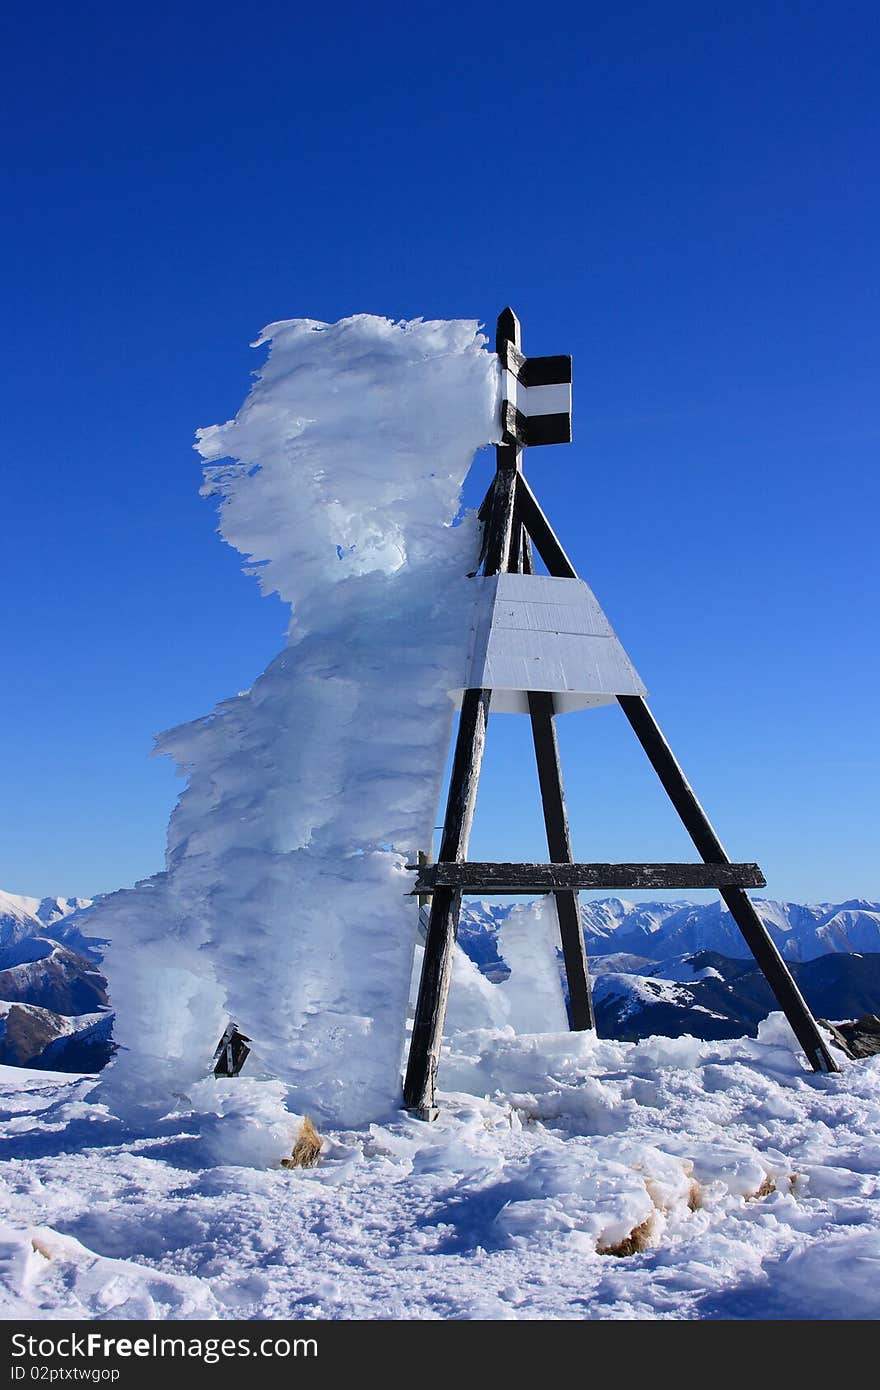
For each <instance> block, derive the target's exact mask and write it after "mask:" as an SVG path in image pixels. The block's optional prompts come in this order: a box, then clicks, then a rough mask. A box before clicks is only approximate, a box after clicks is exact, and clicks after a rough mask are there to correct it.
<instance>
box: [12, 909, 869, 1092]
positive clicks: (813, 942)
mask: <svg viewBox="0 0 880 1390" xmlns="http://www.w3.org/2000/svg"><path fill="white" fill-rule="evenodd" d="M755 904H756V907H757V909H758V912H759V913H760V915H761V917H762V919H763V920H764V922H765V923H766V925H767V927H768V929H769V931H770V934H771V936H772V937H773V939H774V941H775V942H776V945H777V946H778V947H779V950H780V951H781V953H782V955H783V956H784V957H785V958H786V960H787V961H789V963H790V964H791V966H792V969H793V972H794V974H795V976H796V978H797V980H798V983H799V985H800V987H801V989H802V990H803V992H804V994H805V996H806V998H807V1000H808V1002H809V1003H810V1005H811V1007H812V1008H813V1009H814V1010H815V1011H816V1012H817V1013H818V1014H820V1015H822V1016H823V1017H826V1018H827V1017H830V1018H835V1019H843V1018H851V1017H854V1016H856V1015H857V1014H858V1013H865V1012H871V1013H880V904H878V903H871V902H864V901H861V900H852V901H848V902H844V903H836V904H831V903H821V904H814V905H804V904H801V903H786V902H775V901H772V900H766V899H756V900H755ZM91 906H92V903H91V901H90V900H89V899H88V898H42V899H40V898H30V897H22V896H18V895H15V894H11V893H2V892H0V1063H7V1064H10V1063H11V1064H16V1065H28V1066H37V1067H50V1068H52V1069H54V1070H62V1071H64V1070H73V1071H77V1070H83V1071H85V1070H94V1069H96V1068H99V1067H101V1066H103V1064H104V1062H105V1061H106V1060H107V1058H108V1057H109V1055H110V1052H111V1048H112V1043H111V1028H112V1021H113V1015H112V1012H111V1010H110V1006H109V1001H108V998H107V992H106V984H105V981H104V978H103V976H102V974H101V972H100V968H99V967H100V963H101V958H102V954H103V946H104V944H105V943H104V942H103V941H102V940H100V939H99V938H98V937H96V936H95V935H93V934H92V933H91V931H90V919H91V917H92V914H91V913H90V908H91ZM581 906H582V913H583V921H584V936H585V938H586V943H587V952H588V955H589V958H590V963H591V974H592V976H593V982H594V996H595V1001H596V1012H597V1020H598V1024H599V1031H600V1034H601V1035H603V1036H605V1037H616V1038H623V1039H629V1040H632V1039H635V1038H642V1037H648V1036H651V1035H652V1034H661V1035H663V1034H665V1035H667V1036H679V1035H681V1034H682V1033H691V1034H694V1035H696V1036H699V1037H703V1038H725V1037H737V1036H740V1035H742V1033H744V1032H750V1033H752V1034H754V1032H755V1030H756V1028H757V1024H758V1022H760V1020H761V1019H762V1018H765V1017H766V1015H767V1014H768V1013H769V1012H770V1011H771V1010H772V1009H773V1008H774V1007H775V1005H774V1001H773V998H772V996H771V994H770V992H769V990H768V988H767V985H766V983H765V981H764V979H763V976H762V975H761V973H760V971H758V970H757V969H756V967H755V966H754V963H753V962H752V959H751V956H750V954H749V951H748V948H747V947H746V945H745V943H744V941H743V939H742V937H741V936H740V934H739V931H738V930H737V927H736V925H735V923H734V922H733V921H732V919H731V917H730V914H729V913H728V912H727V911H726V910H725V909H724V906H723V904H722V903H721V902H720V901H718V902H709V903H687V902H683V903H656V902H654V903H652V902H647V903H631V902H626V901H624V900H623V899H620V898H605V899H602V900H599V901H584V902H582V904H581ZM510 910H511V905H510V904H497V903H486V902H476V901H469V902H466V903H465V906H464V909H463V912H462V918H461V925H460V929H459V941H460V943H461V945H462V947H463V948H464V950H465V952H466V953H467V955H468V956H470V958H471V960H473V961H474V962H475V963H476V965H477V966H478V967H479V969H480V970H481V972H482V973H483V974H484V975H485V976H486V977H487V978H488V979H489V980H492V981H496V982H499V981H503V980H504V979H506V978H507V976H508V974H509V968H508V963H507V962H506V961H505V960H504V959H503V957H502V955H501V954H500V952H499V933H500V930H501V926H502V924H503V923H504V921H505V919H506V918H507V916H508V914H509V912H510Z"/></svg>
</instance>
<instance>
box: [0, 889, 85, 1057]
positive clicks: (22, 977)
mask: <svg viewBox="0 0 880 1390" xmlns="http://www.w3.org/2000/svg"><path fill="white" fill-rule="evenodd" d="M91 905H92V904H91V900H90V899H88V898H42V899H41V898H28V897H21V896H18V895H17V894H14V893H2V892H0V1063H6V1064H12V1065H18V1066H25V1065H28V1066H37V1067H48V1068H51V1069H52V1070H55V1071H83V1070H84V1071H92V1070H95V1069H96V1068H99V1067H102V1066H103V1065H104V1063H105V1062H106V1061H107V1058H108V1057H109V1055H110V1048H111V1042H110V1034H111V1029H112V1024H113V1014H112V1012H111V1010H110V1008H109V1005H108V1001H107V991H106V985H105V981H104V978H103V976H102V975H101V973H100V970H99V969H98V968H97V967H98V964H99V963H100V960H101V954H102V947H103V945H104V943H103V942H102V941H100V940H99V939H97V938H95V937H91V936H89V935H88V910H89V908H90V907H91Z"/></svg>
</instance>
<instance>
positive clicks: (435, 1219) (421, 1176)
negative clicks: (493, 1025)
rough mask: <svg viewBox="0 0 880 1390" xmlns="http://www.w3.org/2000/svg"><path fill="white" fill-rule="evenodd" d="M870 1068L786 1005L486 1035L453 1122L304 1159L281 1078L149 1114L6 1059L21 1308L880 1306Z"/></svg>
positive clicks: (12, 1227)
mask: <svg viewBox="0 0 880 1390" xmlns="http://www.w3.org/2000/svg"><path fill="white" fill-rule="evenodd" d="M842 1067H843V1070H842V1072H841V1073H840V1075H837V1076H816V1075H813V1074H812V1073H809V1072H807V1071H805V1070H804V1069H803V1064H802V1062H801V1060H800V1057H799V1055H798V1053H797V1051H796V1048H795V1044H794V1041H793V1039H792V1038H791V1034H790V1032H789V1030H788V1028H787V1025H785V1023H784V1022H783V1020H782V1019H781V1017H780V1016H778V1015H774V1016H773V1017H771V1019H769V1020H768V1021H767V1023H765V1024H764V1025H763V1027H762V1031H761V1036H760V1037H759V1039H758V1040H757V1041H750V1040H747V1039H742V1040H737V1041H735V1042H723V1043H697V1042H694V1041H693V1040H691V1039H688V1038H679V1039H675V1040H671V1039H660V1038H656V1039H651V1040H648V1041H647V1042H642V1043H641V1044H638V1045H635V1044H626V1043H613V1042H604V1041H597V1040H596V1039H595V1038H593V1037H592V1036H590V1035H574V1034H567V1033H561V1034H545V1035H542V1036H537V1035H534V1036H519V1037H516V1036H514V1034H513V1033H512V1031H511V1030H510V1029H507V1030H505V1029H501V1030H496V1031H494V1032H484V1033H481V1034H459V1035H457V1036H456V1037H455V1038H453V1040H452V1043H451V1046H450V1049H449V1051H448V1053H447V1055H446V1057H445V1060H444V1067H443V1072H442V1077H441V1079H442V1082H443V1085H444V1087H445V1088H446V1089H445V1091H444V1092H443V1094H442V1104H443V1111H442V1114H441V1117H440V1119H439V1120H438V1121H437V1122H436V1123H435V1124H433V1125H427V1124H424V1123H421V1122H419V1121H417V1120H414V1119H411V1118H410V1117H409V1116H407V1115H406V1114H404V1113H403V1112H401V1113H400V1114H399V1115H398V1116H397V1117H396V1118H394V1119H393V1120H392V1121H391V1122H390V1123H387V1124H383V1125H370V1126H369V1127H367V1128H364V1129H361V1130H356V1131H351V1130H349V1131H332V1132H331V1131H325V1132H324V1150H323V1153H322V1155H321V1158H320V1161H319V1163H318V1164H317V1166H316V1167H314V1168H311V1169H296V1170H289V1169H285V1168H283V1167H281V1166H280V1163H279V1162H278V1161H277V1160H276V1159H273V1157H272V1149H273V1145H274V1147H275V1150H276V1151H277V1153H278V1154H280V1153H281V1152H282V1149H283V1147H284V1145H285V1144H286V1143H287V1142H288V1141H289V1135H288V1136H284V1135H281V1134H279V1133H277V1132H273V1131H272V1129H271V1124H268V1125H267V1126H263V1125H261V1124H260V1120H259V1103H258V1099H256V1098H255V1097H256V1096H257V1094H258V1092H259V1087H260V1085H261V1084H262V1085H264V1086H265V1085H266V1084H267V1083H258V1082H248V1081H246V1080H245V1079H244V1078H239V1079H238V1080H236V1081H229V1080H227V1081H224V1082H216V1083H215V1082H213V1081H210V1082H203V1083H200V1087H199V1094H198V1098H197V1106H196V1109H195V1110H191V1111H190V1112H189V1113H187V1108H186V1106H185V1105H183V1104H182V1107H181V1110H180V1112H179V1113H176V1114H174V1115H172V1116H170V1117H168V1118H167V1119H166V1120H164V1121H163V1122H161V1123H160V1124H158V1125H156V1126H155V1127H154V1128H153V1130H152V1131H151V1132H141V1133H137V1132H133V1131H131V1130H127V1129H126V1128H125V1127H124V1126H123V1125H122V1124H121V1123H120V1122H119V1121H117V1120H116V1119H114V1118H113V1117H112V1116H111V1115H110V1114H109V1113H108V1111H107V1109H106V1108H105V1107H104V1106H103V1105H102V1104H100V1103H97V1102H96V1101H95V1100H90V1099H89V1094H90V1092H93V1091H94V1089H95V1082H94V1078H88V1077H79V1078H77V1077H70V1076H61V1075H59V1074H51V1073H46V1072H27V1071H24V1070H21V1069H18V1068H3V1069H0V1105H2V1108H3V1113H4V1119H5V1120H6V1129H7V1133H8V1134H9V1136H10V1138H9V1160H8V1162H7V1163H6V1164H5V1165H4V1168H3V1172H2V1189H0V1202H2V1210H0V1221H2V1223H3V1225H2V1241H0V1281H2V1284H0V1287H2V1295H0V1298H2V1301H0V1310H2V1314H3V1316H4V1317H14V1316H23V1317H37V1318H57V1317H69V1318H153V1319H162V1318H178V1319H186V1318H218V1319H223V1318H245V1319H252V1318H267V1319H280V1318H287V1317H292V1318H335V1319H355V1318H389V1317H390V1318H394V1319H410V1318H439V1319H449V1318H465V1319H510V1318H516V1319H530V1318H531V1319H534V1318H606V1319H633V1318H635V1319H653V1318H676V1319H678V1318H689V1319H695V1318H699V1319H713V1318H725V1319H807V1318H830V1319H834V1318H841V1319H852V1318H861V1319H868V1318H875V1317H877V1316H878V1315H880V1177H878V1174H880V1057H875V1058H871V1059H869V1060H866V1061H861V1062H858V1063H849V1062H846V1061H843V1062H842ZM268 1084H270V1085H271V1083H268ZM212 1097H214V1098H215V1104H214V1108H215V1109H216V1108H218V1107H223V1108H224V1109H225V1110H226V1112H227V1113H226V1118H225V1120H223V1121H221V1120H220V1119H219V1118H218V1116H217V1115H216V1114H215V1115H212V1114H211V1108H212V1100H211V1098H212ZM239 1098H240V1099H239ZM236 1107H238V1108H239V1113H238V1119H237V1120H236V1114H235V1109H236ZM227 1149H228V1152H227ZM230 1160H231V1161H230ZM615 1249H616V1250H617V1251H618V1252H620V1253H618V1254H616V1255H615V1254H614V1253H613V1251H614V1250H615ZM603 1252H604V1253H603ZM626 1252H631V1253H626Z"/></svg>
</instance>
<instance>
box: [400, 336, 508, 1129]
mask: <svg viewBox="0 0 880 1390" xmlns="http://www.w3.org/2000/svg"><path fill="white" fill-rule="evenodd" d="M505 338H507V339H509V340H510V341H512V342H514V343H515V345H516V346H517V347H519V343H520V327H519V320H518V319H517V317H516V315H515V314H514V313H513V311H512V310H510V309H505V311H504V313H503V314H501V315H500V316H499V319H498V336H497V339H496V347H498V346H499V344H500V343H501V342H503V341H504V339H505ZM520 455H521V450H520V448H519V447H518V446H517V445H515V444H498V445H496V448H495V462H496V472H495V481H494V483H493V486H492V489H491V494H490V493H487V494H486V497H485V499H484V503H483V508H485V510H486V521H485V527H486V529H485V532H484V554H485V560H484V567H483V572H484V574H487V575H490V574H500V573H501V572H502V571H504V570H507V569H508V568H509V566H510V562H511V551H512V549H513V534H514V514H515V510H516V480H517V476H518V473H519V468H520ZM483 508H481V511H482V510H483ZM491 696H492V692H491V691H490V690H466V691H465V693H464V698H463V700H462V706H461V714H460V716H459V721H458V733H457V735H456V740H455V754H454V756H453V760H452V772H451V773H450V777H449V792H448V795H447V800H446V815H445V817H444V820H443V839H442V841H441V844H440V862H441V863H449V862H454V861H456V860H462V859H464V858H465V857H466V856H467V847H468V839H469V837H470V833H471V825H472V824H473V819H474V807H475V805H476V800H477V786H478V783H479V780H480V768H481V766H482V762H483V748H484V746H485V741H486V722H487V720H488V717H489V702H490V700H491ZM461 897H462V895H461V890H460V889H453V888H438V889H435V890H434V895H433V897H432V899H431V916H430V919H429V921H428V935H427V940H426V942H425V958H424V962H423V964H422V978H421V981H420V983H419V995H418V999H417V1001H416V1013H415V1019H414V1021H413V1032H412V1040H411V1042H410V1048H409V1060H408V1062H407V1068H406V1077H405V1079H404V1083H403V1100H404V1104H405V1105H406V1106H407V1108H408V1109H409V1110H413V1111H414V1112H415V1114H416V1115H418V1116H419V1118H420V1119H423V1120H432V1119H434V1118H435V1116H436V1114H437V1106H436V1103H435V1098H434V1097H435V1090H436V1077H437V1067H438V1065H439V1062H440V1047H441V1044H442V1041H443V1025H444V1023H445V1021H446V1004H447V1000H448V998H449V983H450V980H451V978H452V959H453V954H454V952H455V939H456V935H457V932H458V919H459V916H460V914H461Z"/></svg>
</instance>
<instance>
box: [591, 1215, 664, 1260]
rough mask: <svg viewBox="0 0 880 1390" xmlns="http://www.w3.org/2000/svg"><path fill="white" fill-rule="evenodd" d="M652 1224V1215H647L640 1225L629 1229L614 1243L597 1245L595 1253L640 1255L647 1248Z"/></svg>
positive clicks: (622, 1255)
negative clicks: (627, 1232)
mask: <svg viewBox="0 0 880 1390" xmlns="http://www.w3.org/2000/svg"><path fill="white" fill-rule="evenodd" d="M653 1225H654V1218H653V1216H649V1217H648V1218H647V1220H646V1221H643V1222H642V1224H641V1225H640V1226H636V1227H635V1228H634V1229H633V1230H632V1231H630V1233H629V1235H628V1236H624V1238H623V1240H619V1241H618V1242H617V1244H616V1245H599V1246H597V1249H596V1253H597V1254H599V1255H617V1256H618V1257H619V1258H623V1257H624V1256H626V1255H640V1254H641V1252H642V1251H643V1250H645V1249H647V1247H648V1244H649V1242H650V1239H651V1228H652V1227H653Z"/></svg>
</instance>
